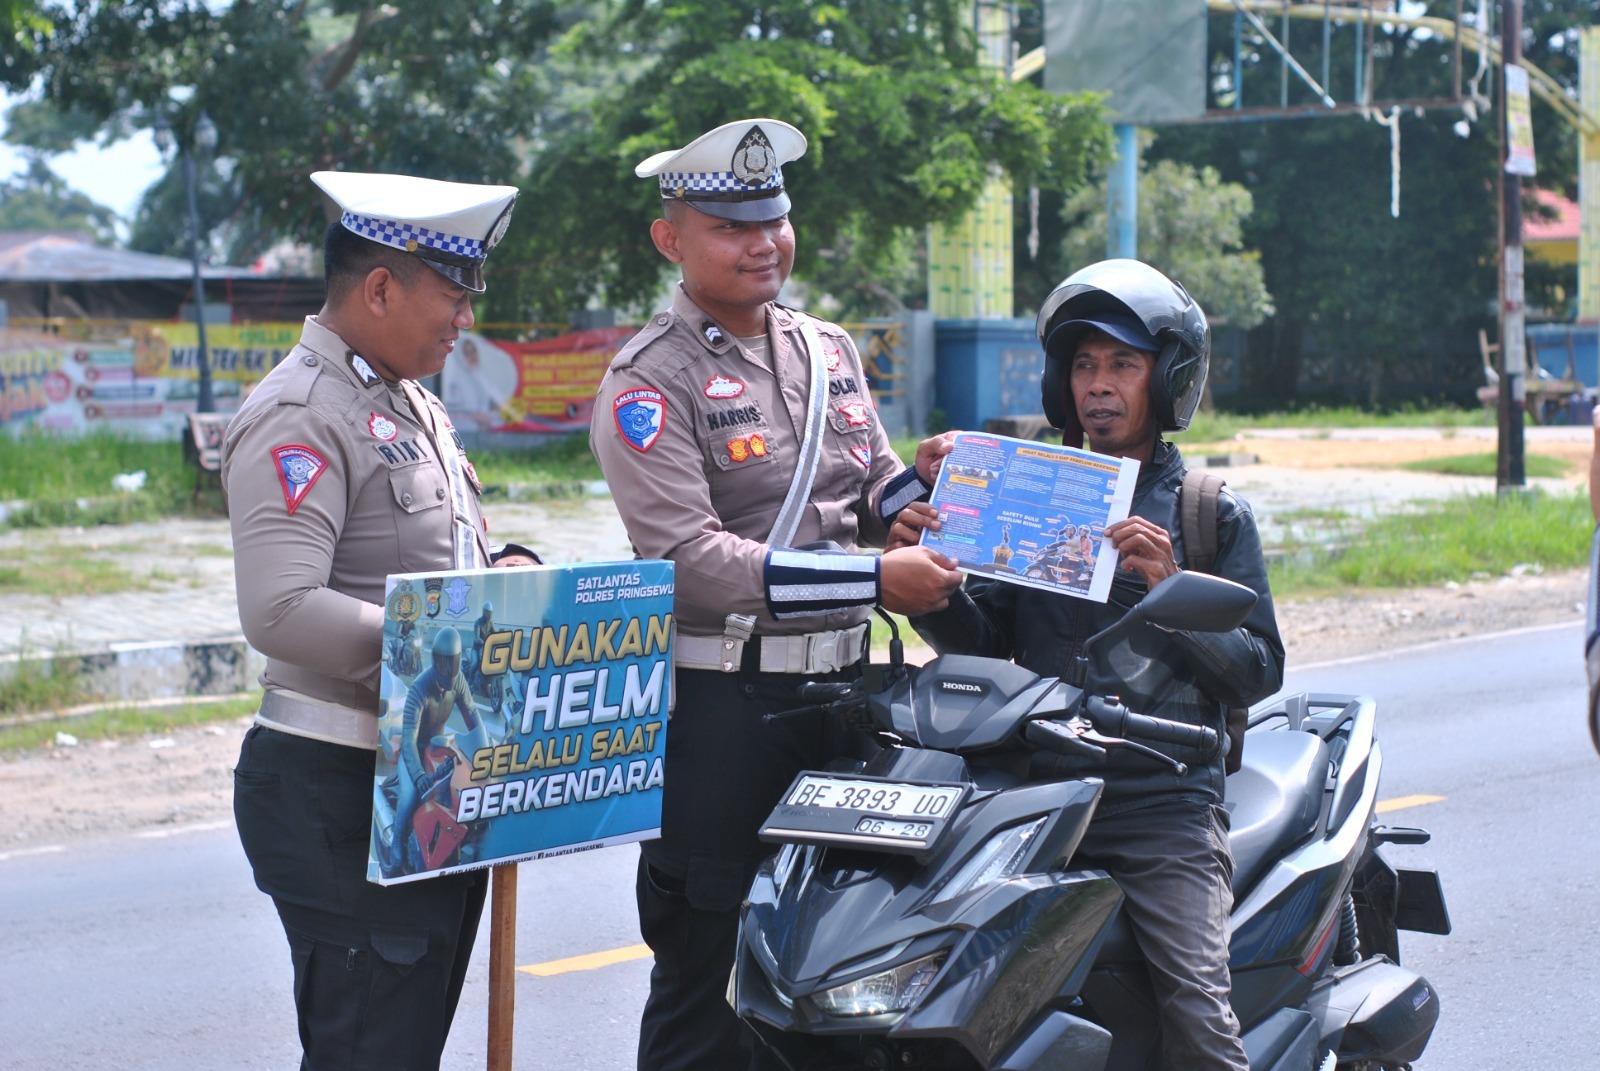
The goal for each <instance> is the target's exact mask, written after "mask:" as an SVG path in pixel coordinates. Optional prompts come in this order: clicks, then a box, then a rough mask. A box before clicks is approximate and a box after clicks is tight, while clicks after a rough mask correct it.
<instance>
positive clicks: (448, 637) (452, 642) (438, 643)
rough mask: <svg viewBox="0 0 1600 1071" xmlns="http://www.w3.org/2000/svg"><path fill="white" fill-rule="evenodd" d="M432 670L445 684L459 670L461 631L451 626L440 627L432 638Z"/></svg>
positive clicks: (451, 679) (453, 677) (452, 678)
mask: <svg viewBox="0 0 1600 1071" xmlns="http://www.w3.org/2000/svg"><path fill="white" fill-rule="evenodd" d="M433 671H434V672H435V673H437V674H438V675H439V677H440V678H441V679H442V680H443V681H444V682H445V684H446V686H448V682H450V681H453V680H455V679H456V674H457V673H460V672H461V633H459V632H457V631H456V630H455V629H453V628H445V629H440V630H439V634H438V635H437V636H435V637H434V638H433Z"/></svg>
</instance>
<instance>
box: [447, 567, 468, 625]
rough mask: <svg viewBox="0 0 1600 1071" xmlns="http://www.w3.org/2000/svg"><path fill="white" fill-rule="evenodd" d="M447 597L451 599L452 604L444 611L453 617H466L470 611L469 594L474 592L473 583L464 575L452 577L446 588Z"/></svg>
mask: <svg viewBox="0 0 1600 1071" xmlns="http://www.w3.org/2000/svg"><path fill="white" fill-rule="evenodd" d="M444 594H445V598H447V599H448V600H450V605H448V606H446V607H445V610H444V612H445V613H447V614H449V615H450V616H451V617H465V616H467V614H468V612H469V608H468V606H467V596H468V595H471V594H472V584H471V583H470V582H468V581H467V580H465V579H464V578H462V577H459V576H457V577H451V578H450V583H448V584H446V585H445V588H444Z"/></svg>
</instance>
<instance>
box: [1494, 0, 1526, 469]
mask: <svg viewBox="0 0 1600 1071" xmlns="http://www.w3.org/2000/svg"><path fill="white" fill-rule="evenodd" d="M1500 56H1501V64H1500V107H1501V109H1502V112H1503V116H1504V118H1503V121H1502V123H1501V125H1500V176H1499V177H1500V384H1499V388H1500V389H1499V406H1498V416H1499V425H1500V447H1499V451H1498V453H1497V456H1496V464H1495V490H1496V492H1497V493H1498V494H1502V495H1503V494H1507V493H1511V494H1515V493H1517V492H1518V491H1520V490H1521V489H1522V488H1523V487H1524V486H1525V485H1526V484H1527V482H1528V478H1527V472H1526V468H1525V464H1524V455H1523V435H1522V413H1523V409H1524V407H1525V405H1524V402H1525V398H1526V394H1527V385H1526V384H1525V383H1524V382H1523V370H1524V369H1525V368H1526V367H1527V355H1526V350H1525V348H1526V346H1527V339H1526V334H1525V331H1524V320H1523V297H1524V295H1523V280H1522V178H1521V174H1522V172H1521V169H1520V168H1519V169H1518V170H1512V169H1511V168H1510V167H1508V164H1509V162H1510V160H1511V158H1512V148H1513V146H1512V137H1511V122H1510V116H1511V112H1512V101H1511V93H1510V92H1509V91H1508V88H1507V82H1508V80H1510V79H1512V78H1515V77H1516V75H1517V74H1522V75H1523V76H1524V77H1526V72H1523V71H1522V70H1521V67H1520V64H1521V63H1522V0H1504V6H1503V8H1502V11H1501V16H1500ZM1522 91H1523V99H1524V100H1526V93H1527V86H1526V83H1524V84H1523V87H1522Z"/></svg>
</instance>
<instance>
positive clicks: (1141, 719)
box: [1086, 696, 1217, 755]
mask: <svg viewBox="0 0 1600 1071" xmlns="http://www.w3.org/2000/svg"><path fill="white" fill-rule="evenodd" d="M1086 709H1087V712H1088V715H1089V720H1090V721H1091V722H1093V723H1094V727H1095V728H1096V729H1099V730H1100V731H1101V732H1103V733H1105V734H1106V735H1108V736H1121V737H1127V738H1129V739H1141V740H1156V741H1160V742H1161V743H1164V744H1177V745H1179V746H1180V747H1189V748H1194V749H1195V750H1196V751H1199V752H1202V753H1203V754H1206V755H1213V754H1215V753H1216V750H1217V731H1216V730H1215V729H1213V728H1211V727H1210V726H1209V725H1190V724H1188V723H1187V722H1181V721H1171V720H1169V719H1167V718H1157V717H1153V716H1152V715H1149V714H1135V713H1134V712H1133V711H1131V710H1129V709H1128V708H1127V707H1125V706H1123V705H1122V704H1121V703H1113V702H1111V701H1109V700H1106V699H1102V698H1100V697H1099V696H1090V697H1089V701H1088V703H1087V704H1086Z"/></svg>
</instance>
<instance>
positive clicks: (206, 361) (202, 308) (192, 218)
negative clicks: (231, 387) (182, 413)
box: [155, 112, 217, 413]
mask: <svg viewBox="0 0 1600 1071" xmlns="http://www.w3.org/2000/svg"><path fill="white" fill-rule="evenodd" d="M155 140H156V147H157V148H159V149H160V150H161V151H162V152H163V153H166V152H169V151H171V149H172V148H173V146H175V145H176V144H177V139H176V138H175V137H174V136H173V133H172V127H171V126H170V125H169V124H168V123H167V119H166V116H164V115H158V116H156V126H155ZM216 147H217V126H216V124H215V123H213V122H212V121H211V117H210V116H209V115H207V114H206V113H205V112H201V113H200V118H199V119H198V120H197V121H196V122H195V125H194V144H193V145H192V146H190V147H189V148H188V149H179V150H178V155H179V157H180V159H181V162H182V165H183V186H184V192H185V194H186V195H187V196H188V200H189V262H190V264H191V265H192V266H193V267H194V326H195V331H196V333H197V335H198V337H199V348H198V350H197V351H196V353H195V374H196V377H197V378H198V385H197V388H196V395H195V403H194V407H195V411H196V412H199V413H210V412H214V411H215V410H216V403H215V401H214V400H213V398H212V396H211V355H210V353H209V351H208V350H207V347H206V284H205V279H204V278H203V277H202V276H201V274H200V209H199V206H198V204H197V202H196V200H195V192H194V190H195V166H194V156H195V153H196V152H197V151H198V152H203V153H207V154H209V153H210V152H211V151H212V150H213V149H215V148H216Z"/></svg>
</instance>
